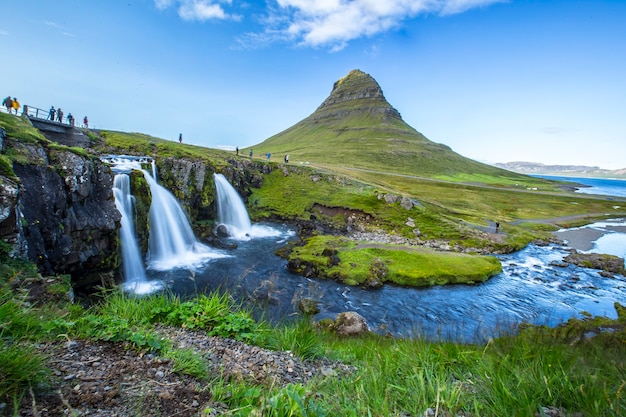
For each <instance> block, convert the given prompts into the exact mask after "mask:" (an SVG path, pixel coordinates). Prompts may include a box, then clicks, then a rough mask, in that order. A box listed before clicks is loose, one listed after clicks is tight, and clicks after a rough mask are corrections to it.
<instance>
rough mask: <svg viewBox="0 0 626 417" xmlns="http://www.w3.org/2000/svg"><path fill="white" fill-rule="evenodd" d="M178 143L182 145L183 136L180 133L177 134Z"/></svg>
mask: <svg viewBox="0 0 626 417" xmlns="http://www.w3.org/2000/svg"><path fill="white" fill-rule="evenodd" d="M178 143H183V134H182V133H179V134H178Z"/></svg>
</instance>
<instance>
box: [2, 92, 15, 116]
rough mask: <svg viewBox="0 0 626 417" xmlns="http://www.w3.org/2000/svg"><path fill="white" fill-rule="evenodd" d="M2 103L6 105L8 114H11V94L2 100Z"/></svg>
mask: <svg viewBox="0 0 626 417" xmlns="http://www.w3.org/2000/svg"><path fill="white" fill-rule="evenodd" d="M2 105H3V106H4V107H6V108H7V111H8V112H9V114H11V109H12V108H13V100H11V96H8V97H7V98H5V99H4V100H2Z"/></svg>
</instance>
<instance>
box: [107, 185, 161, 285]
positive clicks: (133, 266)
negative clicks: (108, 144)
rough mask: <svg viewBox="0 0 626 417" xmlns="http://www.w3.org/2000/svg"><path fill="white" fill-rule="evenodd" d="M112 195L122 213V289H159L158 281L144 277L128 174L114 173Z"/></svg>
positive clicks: (144, 272)
mask: <svg viewBox="0 0 626 417" xmlns="http://www.w3.org/2000/svg"><path fill="white" fill-rule="evenodd" d="M113 195H114V196H115V206H116V207H117V209H118V211H119V212H120V213H121V215H122V219H121V221H120V223H121V224H120V231H119V233H120V242H121V243H120V246H121V248H122V270H123V274H124V281H125V282H124V289H125V290H126V291H130V292H133V293H135V294H147V293H151V292H153V291H156V290H158V289H161V288H162V286H161V284H160V283H158V282H156V283H155V282H148V280H147V279H146V270H145V268H144V264H143V259H142V258H141V253H140V252H139V246H138V245H137V239H136V237H135V225H134V217H133V213H134V197H133V196H132V195H131V193H130V178H129V177H128V174H125V173H124V174H117V175H115V178H114V180H113Z"/></svg>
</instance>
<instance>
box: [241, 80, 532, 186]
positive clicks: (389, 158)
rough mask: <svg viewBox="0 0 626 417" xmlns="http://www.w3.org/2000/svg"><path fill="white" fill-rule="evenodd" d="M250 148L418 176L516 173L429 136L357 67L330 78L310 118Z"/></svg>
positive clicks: (293, 158) (260, 152) (511, 175)
mask: <svg viewBox="0 0 626 417" xmlns="http://www.w3.org/2000/svg"><path fill="white" fill-rule="evenodd" d="M252 148H253V149H254V152H255V154H256V155H265V154H266V153H268V152H269V153H271V154H272V155H274V156H275V157H279V158H282V157H283V156H284V155H286V154H289V155H290V161H293V162H298V161H299V162H311V163H316V164H324V165H327V166H341V167H350V168H360V169H367V170H375V171H385V172H391V173H398V174H405V175H414V176H422V177H432V178H436V177H445V178H461V177H463V178H466V179H468V178H469V180H470V181H471V180H473V179H474V178H479V177H480V176H490V177H503V178H507V179H509V180H510V179H515V178H519V177H520V176H519V175H518V174H515V173H512V172H511V171H507V170H503V169H500V168H497V167H494V166H491V165H487V164H483V163H480V162H477V161H474V160H471V159H469V158H465V157H463V156H461V155H459V154H457V153H455V152H453V151H452V150H451V149H450V148H449V147H448V146H446V145H443V144H439V143H435V142H432V141H430V140H428V139H427V138H426V137H425V136H424V135H422V134H421V133H419V132H418V131H417V130H415V129H414V128H413V127H411V126H409V125H408V124H407V123H405V122H404V120H402V116H401V115H400V113H399V112H398V111H397V110H396V109H395V108H393V107H392V106H391V105H390V104H389V103H388V102H387V100H386V99H385V96H384V95H383V92H382V89H381V88H380V86H379V85H378V83H377V82H376V80H374V78H372V77H371V76H370V75H368V74H366V73H364V72H362V71H359V70H353V71H351V72H350V73H349V74H348V75H346V76H345V77H343V78H341V79H340V80H338V81H337V82H335V84H334V85H333V89H332V91H331V93H330V95H329V96H328V98H326V100H324V102H323V103H322V104H321V105H320V106H319V107H318V108H317V109H316V110H315V111H314V112H313V113H312V114H311V115H310V116H308V117H307V118H305V119H303V120H301V121H300V122H298V123H296V124H295V125H293V126H291V127H289V128H288V129H286V130H284V131H282V132H280V133H278V134H276V135H274V136H272V137H270V138H269V139H267V140H265V141H264V142H262V143H260V144H258V145H255V146H253V147H252Z"/></svg>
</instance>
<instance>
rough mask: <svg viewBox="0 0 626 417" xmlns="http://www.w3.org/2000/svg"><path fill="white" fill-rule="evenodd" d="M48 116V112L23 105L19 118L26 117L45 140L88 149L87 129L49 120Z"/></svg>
mask: <svg viewBox="0 0 626 417" xmlns="http://www.w3.org/2000/svg"><path fill="white" fill-rule="evenodd" d="M68 114H69V113H68ZM49 115H50V112H49V110H44V109H40V108H37V107H33V106H28V105H24V106H23V108H22V111H21V116H22V117H24V116H26V117H28V120H30V122H31V123H32V125H33V126H34V127H36V128H37V129H39V131H40V132H41V133H42V134H43V135H44V136H45V137H46V138H47V139H49V140H51V141H54V142H58V143H60V144H62V145H66V146H80V147H82V148H87V147H89V145H90V139H89V136H87V135H86V134H85V133H86V131H88V130H89V129H88V128H87V127H78V126H76V125H73V124H70V123H63V122H62V121H58V120H50V118H49ZM64 118H65V116H64Z"/></svg>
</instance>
